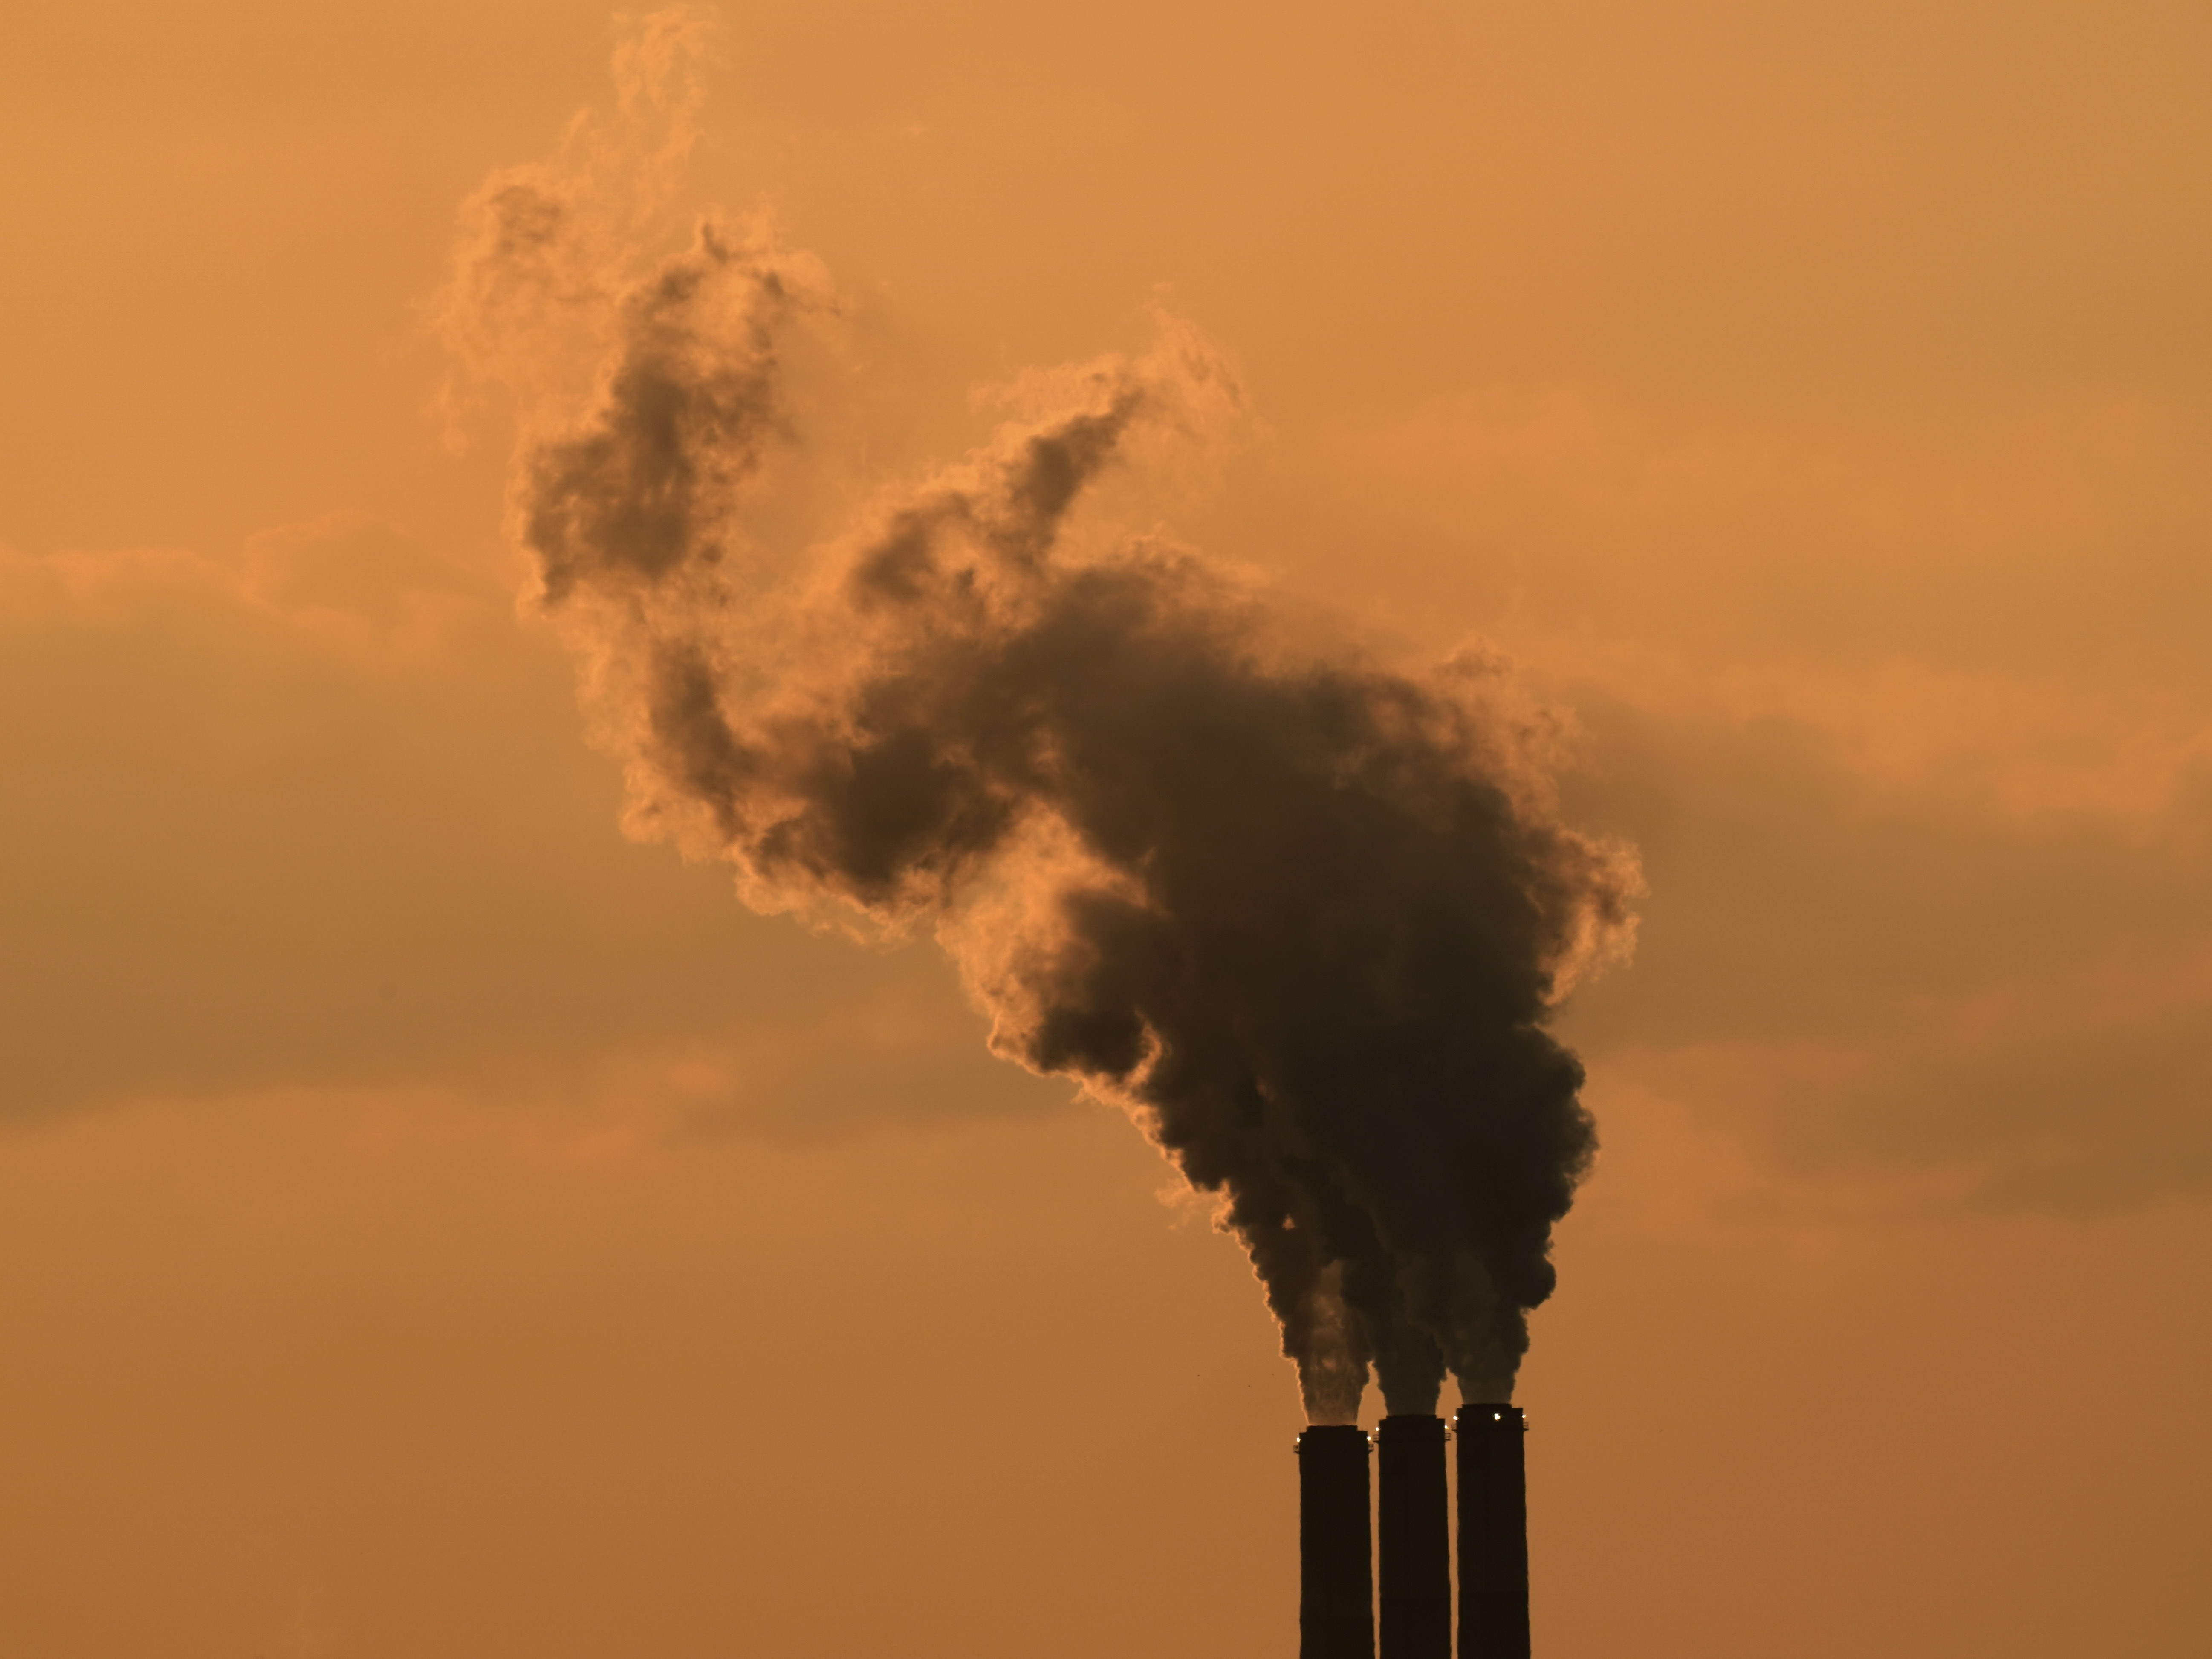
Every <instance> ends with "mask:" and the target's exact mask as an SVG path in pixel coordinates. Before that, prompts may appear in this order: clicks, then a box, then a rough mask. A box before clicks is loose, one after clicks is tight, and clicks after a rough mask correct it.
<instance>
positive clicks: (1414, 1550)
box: [1375, 1417, 1451, 1659]
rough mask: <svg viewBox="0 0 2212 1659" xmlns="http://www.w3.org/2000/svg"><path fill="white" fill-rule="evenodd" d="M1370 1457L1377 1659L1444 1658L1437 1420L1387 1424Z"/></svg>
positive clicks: (1444, 1504)
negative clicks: (1378, 1597)
mask: <svg viewBox="0 0 2212 1659" xmlns="http://www.w3.org/2000/svg"><path fill="white" fill-rule="evenodd" d="M1375 1450H1376V1465H1377V1468H1376V1475H1377V1486H1378V1487H1379V1489H1380V1491H1381V1493H1382V1499H1381V1502H1380V1504H1378V1505H1377V1507H1378V1509H1379V1510H1380V1518H1381V1522H1382V1524H1381V1528H1380V1530H1381V1534H1382V1537H1381V1540H1380V1542H1381V1551H1380V1554H1381V1559H1382V1572H1381V1574H1380V1577H1381V1578H1382V1581H1383V1584H1382V1588H1383V1659H1451V1500H1450V1498H1449V1496H1448V1494H1447V1492H1446V1491H1445V1486H1444V1420H1443V1419H1442V1418H1441V1417H1386V1418H1384V1419H1383V1426H1382V1428H1381V1429H1380V1430H1378V1431H1376V1437H1375Z"/></svg>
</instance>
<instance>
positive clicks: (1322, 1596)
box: [1298, 1423, 1375, 1659]
mask: <svg viewBox="0 0 2212 1659" xmlns="http://www.w3.org/2000/svg"><path fill="white" fill-rule="evenodd" d="M1367 1516H1368V1484H1367V1433H1366V1431H1365V1430H1364V1429H1360V1428H1358V1427H1355V1426H1354V1425H1351V1424H1348V1423H1323V1424H1316V1425H1314V1426H1313V1427H1311V1428H1310V1429H1308V1430H1307V1431H1305V1432H1304V1434H1301V1435H1300V1436H1299V1437H1298V1659H1375V1571H1374V1564H1373V1534H1372V1530H1371V1528H1370V1527H1369V1525H1368V1518H1367Z"/></svg>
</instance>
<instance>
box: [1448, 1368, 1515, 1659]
mask: <svg viewBox="0 0 2212 1659" xmlns="http://www.w3.org/2000/svg"><path fill="white" fill-rule="evenodd" d="M1452 1429H1453V1432H1454V1433H1455V1435H1456V1436H1457V1437H1458V1438H1459V1659H1528V1470H1527V1465H1526V1462H1525V1461H1524V1457H1523V1453H1522V1436H1523V1435H1525V1434H1526V1433H1527V1432H1528V1422H1527V1420H1526V1419H1524V1418H1523V1417H1522V1414H1521V1410H1520V1407H1517V1406H1504V1405H1473V1406H1462V1407H1460V1408H1459V1414H1458V1415H1457V1416H1456V1417H1455V1418H1454V1419H1452Z"/></svg>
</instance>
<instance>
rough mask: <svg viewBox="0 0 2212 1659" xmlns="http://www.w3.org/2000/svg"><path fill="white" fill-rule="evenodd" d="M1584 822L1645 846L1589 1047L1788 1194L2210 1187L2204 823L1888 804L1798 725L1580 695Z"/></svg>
mask: <svg viewBox="0 0 2212 1659" xmlns="http://www.w3.org/2000/svg"><path fill="white" fill-rule="evenodd" d="M1577 707H1578V708H1579V710H1580V712H1581V713H1582V714H1583V718H1584V719H1585V720H1586V721H1587V722H1588V725H1589V729H1590V731H1591V733H1592V747H1593V755H1592V759H1593V762H1594V774H1601V775H1602V781H1600V782H1597V783H1595V784H1594V785H1593V786H1592V787H1589V788H1587V789H1585V790H1583V792H1582V793H1579V794H1578V795H1577V797H1576V799H1577V805H1579V806H1580V808H1581V809H1582V810H1583V811H1586V812H1588V813H1589V815H1591V816H1592V817H1594V818H1596V819H1598V820H1600V821H1604V822H1609V823H1613V825H1615V826H1616V827H1617V828H1618V829H1620V831H1621V832H1622V833H1629V834H1634V835H1636V836H1638V840H1639V843H1640V845H1641V846H1642V848H1643V850H1644V856H1645V860H1646V862H1647V865H1648V867H1649V869H1650V874H1651V879H1652V886H1653V896H1652V897H1651V899H1650V902H1649V904H1648V905H1647V906H1646V907H1645V913H1644V921H1643V931H1642V933H1641V934H1640V944H1639V962H1640V964H1641V970H1640V971H1639V972H1638V974H1636V975H1632V976H1630V977H1628V978H1625V979H1622V980H1619V981H1613V982H1609V983H1607V984H1604V985H1601V986H1600V987H1596V988H1595V989H1594V990H1593V991H1592V993H1591V994H1589V996H1588V997H1587V998H1585V999H1583V1000H1582V1001H1581V1002H1580V1003H1579V1005H1578V1006H1577V1009H1576V1011H1575V1012H1574V1015H1573V1018H1572V1020H1571V1026H1572V1029H1573V1030H1574V1032H1575V1034H1576V1036H1577V1040H1578V1041H1579V1042H1582V1043H1583V1045H1584V1046H1585V1048H1587V1049H1588V1050H1589V1052H1590V1053H1591V1054H1593V1055H1594V1056H1602V1057H1603V1058H1604V1059H1605V1060H1607V1063H1608V1064H1619V1065H1623V1066H1628V1067H1630V1068H1631V1069H1632V1070H1635V1071H1637V1072H1638V1073H1640V1074H1642V1075H1643V1076H1644V1077H1645V1078H1646V1079H1648V1080H1650V1081H1652V1082H1653V1083H1655V1084H1656V1085H1657V1086H1660V1087H1662V1088H1663V1089H1665V1090H1667V1091H1670V1092H1672V1093H1674V1094H1675V1095H1677V1096H1678V1097H1684V1098H1687V1099H1691V1100H1693V1101H1694V1102H1695V1103H1697V1104H1698V1106H1699V1109H1700V1110H1701V1111H1703V1112H1704V1113H1705V1114H1707V1115H1710V1116H1713V1117H1717V1118H1720V1119H1723V1120H1725V1121H1729V1122H1732V1123H1733V1124H1735V1127H1737V1128H1738V1129H1739V1130H1740V1131H1741V1133H1744V1134H1746V1135H1747V1136H1748V1137H1749V1138H1750V1139H1752V1140H1753V1142H1754V1144H1755V1145H1756V1146H1758V1147H1759V1149H1760V1150H1761V1152H1762V1153H1763V1155H1764V1156H1765V1157H1766V1158H1768V1159H1769V1160H1771V1161H1772V1162H1773V1163H1775V1164H1778V1165H1779V1166H1780V1167H1783V1168H1785V1169H1788V1170H1792V1171H1794V1172H1796V1173H1797V1174H1800V1175H1805V1176H1814V1177H1829V1176H1840V1177H1850V1178H1863V1179H1866V1180H1869V1181H1873V1182H1878V1183H1879V1182H1891V1183H1899V1189H1900V1190H1905V1191H1911V1192H1914V1193H1917V1194H1923V1195H1930V1194H1932V1195H1936V1196H1937V1197H1939V1198H1940V1200H1941V1201H1944V1202H1969V1203H1974V1204H1990V1205H1998V1206H2020V1205H2029V1206H2038V1207H2059V1208H2079V1207H2082V1206H2109V1205H2112V1204H2117V1203H2127V1202H2132V1201H2135V1200H2139V1199H2141V1198H2142V1197H2144V1196H2147V1195H2148V1194H2154V1193H2159V1192H2167V1191H2174V1190H2185V1189H2200V1190H2201V1189H2202V1188H2204V1187H2205V1186H2206V1185H2208V1184H2212V948H2208V945H2207V941H2208V940H2212V814H2208V813H2207V812H2206V811H2205V809H2204V805H2203V799H2204V787H2203V770H2202V767H2201V763H2200V766H2199V767H2198V768H2197V769H2195V770H2189V769H2185V770H2184V772H2183V773H2182V774H2181V775H2179V778H2178V779H2177V781H2176V784H2175V787H2174V788H2173V790H2172V793H2171V795H2170V797H2169V799H2167V800H2166V802H2165V804H2164V805H2162V806H2158V807H2154V808H2149V809H2143V810H2135V811H2124V810H2119V809H2117V808H2090V807H2086V806H2077V807H2073V808H2064V809H2061V808H2056V807H2045V808H2042V809H2034V810H2031V809H2027V808H2021V807H2017V806H2011V805H2006V804H2005V803H2004V802H2003V800H2002V799H2000V798H1999V797H1997V796H1996V794H1995V793H1993V792H1991V791H1990V790H1988V789H1986V788H1983V787H1977V786H1976V785H1975V784H1974V783H1973V782H1972V781H1971V780H1970V779H1965V778H1960V779H1947V778H1945V777H1942V776H1940V775H1939V776H1937V777H1936V778H1933V779H1923V780H1920V781H1915V782H1912V783H1910V784H1905V783H1895V782H1893V783H1885V782H1883V781H1880V780H1878V779H1875V778H1873V777H1870V776H1869V775H1867V774H1866V773H1865V772H1864V771H1863V769H1860V768H1858V767H1857V766H1854V765H1852V764H1850V763H1848V762H1847V760H1846V759H1845V757H1844V756H1843V755H1842V754H1841V753H1840V752H1839V751H1838V749H1837V748H1836V746H1835V745H1834V744H1833V743H1832V740H1830V739H1829V738H1826V737H1825V736H1824V735H1823V734H1822V733H1821V732H1819V731H1817V730H1815V729H1814V728H1813V727H1811V726H1807V725H1804V724H1802V723H1799V722H1796V721H1791V720H1781V719H1773V718H1770V719H1765V720H1750V721H1726V720H1712V719H1679V718H1674V719H1670V718H1662V717H1660V716H1657V715H1655V714H1651V713H1650V712H1649V711H1644V710H1638V709H1637V708H1633V707H1632V706H1630V705H1627V704H1626V703H1623V702H1619V701H1616V700H1613V699H1609V698H1607V696H1604V695H1603V694H1601V693H1599V692H1597V691H1595V690H1585V691H1584V692H1583V693H1582V694H1581V695H1579V696H1577Z"/></svg>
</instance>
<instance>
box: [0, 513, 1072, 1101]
mask: <svg viewBox="0 0 2212 1659" xmlns="http://www.w3.org/2000/svg"><path fill="white" fill-rule="evenodd" d="M0 720H4V721H5V723H6V725H7V726H8V729H9V732H11V734H13V735H12V736H11V740H10V741H11V749H10V754H9V765H8V767H7V768H6V769H5V771H4V773H0V813H4V817H5V821H6V822H7V823H8V825H9V835H8V838H7V843H6V845H7V854H8V856H7V859H6V860H5V861H4V863H3V864H0V918H4V932H5V933H6V936H7V938H8V940H9V949H8V950H7V951H5V952H4V953H0V1048H4V1049H5V1052H6V1053H7V1054H8V1056H9V1065H8V1070H7V1076H6V1078H5V1079H4V1080H0V1122H4V1121H18V1122H21V1121H32V1120H36V1119H40V1118H44V1117H48V1116H51V1115H54V1114H56V1113H59V1112H65V1111H70V1110H76V1109H85V1108H90V1107H97V1106H100V1105H103V1104H109V1103H118V1102H123V1101H128V1100H133V1099H148V1098H166V1099H190V1098H195V1097H216V1096H229V1095H241V1094H252V1093H255V1092H258V1091H267V1090H270V1089H280V1088H330V1089H356V1090H357V1089H361V1088H383V1089H399V1090H403V1091H404V1090H408V1089H420V1088H423V1087H434V1088H442V1089H446V1090H448V1091H460V1092H463V1093H470V1094H474V1095H476V1096H477V1097H482V1098H484V1099H486V1100H490V1101H500V1100H505V1101H508V1102H511V1103H536V1104H538V1105H542V1106H554V1107H563V1108H589V1109H617V1108H618V1109H622V1110H625V1111H630V1112H634V1113H638V1114H642V1115H644V1116H645V1117H647V1118H659V1119H664V1120H665V1121H666V1122H667V1123H668V1124H669V1125H671V1127H684V1128H686V1129H687V1130H697V1129H700V1128H702V1127H703V1128H708V1129H712V1128H715V1127H721V1128H726V1129H733V1130H738V1131H742V1132H744V1133H775V1134H782V1135H791V1134H798V1135H805V1134H810V1133H834V1132H836V1131H837V1130H839V1129H842V1128H844V1127H850V1126H852V1125H854V1124H856V1123H863V1122H868V1121H890V1120H896V1119H899V1118H904V1117H914V1116H926V1117H934V1118H944V1117H947V1116H959V1115H977V1114H983V1115H988V1114H995V1113H1004V1112H1009V1111H1012V1112H1021V1111H1028V1110H1035V1109H1041V1108H1047V1107H1049V1106H1050V1104H1051V1103H1053V1102H1054V1100H1056V1099H1059V1098H1062V1097H1064V1095H1063V1094H1062V1093H1056V1092H1054V1091H1051V1090H1049V1089H1045V1090H1042V1091H1040V1090H1038V1089H1036V1088H1034V1087H1032V1088H1030V1089H1024V1086H1023V1085H1024V1082H1025V1081H1028V1080H1027V1079H1020V1078H1018V1077H1008V1076H1001V1075H1000V1071H1001V1069H1002V1068H996V1067H994V1066H990V1065H989V1064H988V1063H987V1060H983V1059H982V1058H981V1057H980V1056H978V1055H976V1054H973V1053H971V1049H972V1048H973V1047H974V1045H975V1036H976V1034H977V1031H978V1029H979V1028H978V1026H977V1024H976V1022H975V1018H974V1016H973V1015H972V1014H971V1013H970V1012H969V1011H968V1009H967V1007H966V1006H965V1005H964V1003H963V1001H962V1000H961V998H960V994H959V992H958V990H957V986H956V985H955V984H954V983H953V981H952V979H951V975H950V974H948V973H946V972H945V971H944V970H942V969H939V967H938V966H937V964H935V963H933V962H932V961H931V960H930V959H929V958H928V957H926V956H923V955H921V954H919V953H907V954H904V955H896V954H855V953H852V952H850V951H848V950H847V949H845V948H842V947H836V948H832V947H831V946H830V945H828V944H827V943H826V942H824V941H819V940H816V939H811V937H809V936H807V935H805V934H804V933H799V932H798V931H797V930H793V929H791V928H789V927H775V926H773V925H772V924H768V923H763V922H761V921H758V920H757V919H755V918H753V917H750V916H749V915H746V914H745V913H744V911H743V910H742V909H741V908H739V907H738V906H737V905H735V904H733V903H732V902H730V901H729V898H728V892H727V887H726V883H725V882H724V881H723V880H722V879H720V878H717V877H715V876H714V875H713V874H711V873H710V872H705V871H700V870H687V869H684V868H683V867H681V866H678V864H677V863H676V862H675V861H674V860H669V859H666V858H665V857H663V856H659V855H655V854H648V853H644V852H641V851H639V850H637V849H635V848H629V847H626V846H625V845H623V843H622V842H620V841H619V840H618V839H617V838H616V837H615V836H611V835H610V834H609V833H608V832H607V829H606V826H607V823H608V821H609V818H610V817H611V814H612V812H613V811H614V803H615V799H616V791H617V786H616V783H615V781H614V780H612V779H610V778H607V777H606V776H605V775H604V769H603V768H602V766H601V765H600V763H598V762H597V761H596V760H595V759H594V758H593V757H592V756H590V755H589V754H588V753H587V752H586V751H585V750H584V749H583V746H582V744H581V743H580V741H579V740H578V738H577V736H576V732H575V715H574V696H573V690H572V688H571V683H570V680H569V677H568V671H567V668H566V665H565V664H564V663H563V662H562V659H560V657H559V655H558V653H556V651H555V650H554V649H553V648H552V647H551V645H550V642H549V641H546V640H545V639H544V637H543V636H542V635H538V634H536V633H531V632H526V631H524V630H522V629H518V628H517V626H516V624H515V622H514V619H513V613H512V607H511V604H510V603H509V601H507V599H505V598H504V597H495V596H494V595H493V594H492V593H491V592H489V590H487V589H485V588H484V587H483V586H481V585H480V584H478V583H477V581H475V580H473V579H472V578H471V577H469V576H468V575H466V574H465V573H463V572H461V571H460V570H459V568H456V567H455V566H453V564H452V563H451V562H449V561H447V560H445V559H443V558H441V557H440V556H438V555H437V554H436V553H435V552H434V551H433V550H430V549H428V548H426V547H424V546H422V545H421V544H418V543H416V541H414V540H413V539H412V538H410V537H408V536H407V535H406V534H405V533H404V532H401V531H398V530H397V529H395V528H393V527H392V526H386V525H380V524H376V523H374V522H370V521H366V520H346V519H337V520H319V521H316V522H314V523H311V524H306V525H295V526H282V527H278V528H276V529H273V530H271V531H270V532H266V533H264V534H263V535H261V536H258V537H256V538H252V541H251V542H250V543H249V544H248V545H247V546H246V548H245V549H244V550H241V552H240V554H239V555H238V556H236V557H234V558H231V559H228V560H217V559H211V558H209V557H206V556H200V555H197V554H191V553H187V552H182V551H177V550H158V549H155V550H120V551H112V552H109V551H93V552H76V553H62V554H54V555H46V556H36V557H33V556H28V555H24V554H21V553H15V552H9V551H5V550H0Z"/></svg>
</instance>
